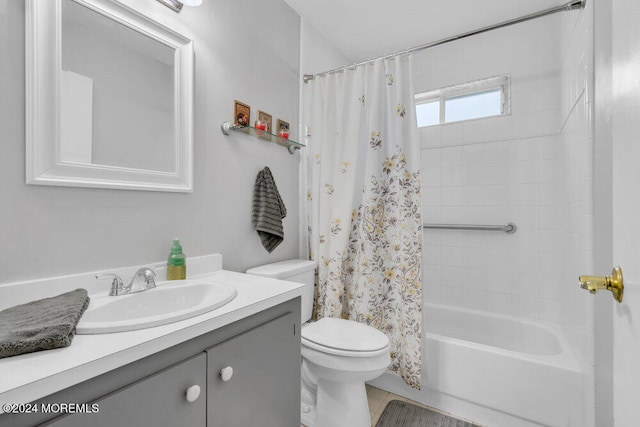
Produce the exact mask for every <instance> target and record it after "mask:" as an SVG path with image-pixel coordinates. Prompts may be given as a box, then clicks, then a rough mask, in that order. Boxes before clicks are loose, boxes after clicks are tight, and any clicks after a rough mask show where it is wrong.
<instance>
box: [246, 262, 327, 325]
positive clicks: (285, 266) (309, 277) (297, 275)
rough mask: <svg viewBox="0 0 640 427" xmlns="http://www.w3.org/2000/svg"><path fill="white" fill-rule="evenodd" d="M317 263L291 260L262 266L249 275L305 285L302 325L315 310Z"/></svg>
mask: <svg viewBox="0 0 640 427" xmlns="http://www.w3.org/2000/svg"><path fill="white" fill-rule="evenodd" d="M315 269H316V263H315V261H305V260H302V259H290V260H287V261H280V262H274V263H273V264H266V265H261V266H258V267H254V268H251V269H249V270H247V274H252V275H254V276H262V277H269V278H271V279H279V280H288V281H290V282H297V283H303V284H305V285H306V286H305V287H304V288H303V290H302V319H301V320H302V323H305V322H307V321H308V320H310V319H311V312H312V310H313V282H314V276H315Z"/></svg>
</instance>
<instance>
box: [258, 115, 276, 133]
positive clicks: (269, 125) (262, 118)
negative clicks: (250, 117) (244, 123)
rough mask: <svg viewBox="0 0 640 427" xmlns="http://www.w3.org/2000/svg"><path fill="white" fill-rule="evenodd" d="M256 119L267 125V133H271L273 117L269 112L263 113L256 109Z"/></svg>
mask: <svg viewBox="0 0 640 427" xmlns="http://www.w3.org/2000/svg"><path fill="white" fill-rule="evenodd" d="M258 120H260V121H261V122H262V123H264V124H266V125H267V129H266V131H267V133H272V132H273V126H272V123H273V118H272V117H271V114H269V113H265V112H264V111H262V110H258Z"/></svg>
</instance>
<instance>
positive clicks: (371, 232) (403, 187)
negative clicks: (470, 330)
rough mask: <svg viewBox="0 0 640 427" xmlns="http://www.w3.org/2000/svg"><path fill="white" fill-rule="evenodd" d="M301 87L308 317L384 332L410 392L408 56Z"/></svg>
mask: <svg viewBox="0 0 640 427" xmlns="http://www.w3.org/2000/svg"><path fill="white" fill-rule="evenodd" d="M306 90H307V93H306V95H305V117H306V121H307V123H306V124H307V143H308V153H307V176H308V182H307V188H308V192H307V202H308V206H307V212H308V215H309V218H308V224H309V239H310V241H309V251H310V256H311V258H312V259H314V260H317V261H318V265H319V267H318V278H317V289H316V305H315V309H316V315H317V317H318V318H321V317H343V318H347V319H351V320H355V321H358V322H362V323H365V324H368V325H371V326H373V327H375V328H377V329H379V330H381V331H383V332H385V333H386V334H387V336H388V337H389V341H390V343H391V359H392V362H391V365H390V367H389V369H390V370H391V371H393V372H396V373H397V374H398V375H400V376H401V377H402V378H403V379H404V380H405V382H407V384H409V385H411V386H412V387H414V388H420V369H421V358H422V356H421V353H422V352H421V335H422V314H421V311H422V269H421V251H422V218H421V213H420V212H421V211H420V208H421V207H420V148H419V145H418V137H417V126H416V119H415V109H414V100H413V90H412V86H411V58H410V57H408V56H404V57H396V58H394V59H388V60H377V61H375V62H373V63H370V64H367V65H364V66H360V67H357V68H356V69H352V70H346V71H344V72H341V73H334V74H328V75H325V76H322V77H316V78H315V79H314V80H312V81H310V82H309V83H308V85H307V87H306Z"/></svg>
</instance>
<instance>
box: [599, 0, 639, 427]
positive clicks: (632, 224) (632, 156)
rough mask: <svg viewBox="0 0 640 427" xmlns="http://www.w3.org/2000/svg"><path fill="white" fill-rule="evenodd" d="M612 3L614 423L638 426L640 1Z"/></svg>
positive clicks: (619, 426)
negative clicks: (620, 293)
mask: <svg viewBox="0 0 640 427" xmlns="http://www.w3.org/2000/svg"><path fill="white" fill-rule="evenodd" d="M612 7H613V18H612V35H613V44H612V51H613V56H612V66H613V69H612V80H613V97H612V101H613V121H612V129H613V165H614V167H613V262H614V263H615V264H617V265H620V266H621V267H622V271H623V275H624V282H625V283H624V284H625V290H624V300H623V302H622V303H620V304H618V303H616V302H612V304H613V305H614V307H613V416H614V421H615V422H614V425H615V427H636V426H640V25H639V24H638V20H639V19H640V1H638V0H615V1H613V2H612ZM598 273H599V274H600V273H604V272H598ZM596 345H597V343H596ZM596 387H597V385H596ZM598 427H607V426H598Z"/></svg>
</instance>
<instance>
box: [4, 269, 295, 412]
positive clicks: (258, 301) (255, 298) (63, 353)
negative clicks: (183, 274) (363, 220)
mask: <svg viewBox="0 0 640 427" xmlns="http://www.w3.org/2000/svg"><path fill="white" fill-rule="evenodd" d="M189 277H194V278H195V277H197V278H198V279H201V280H207V279H209V280H211V281H220V282H226V283H229V284H233V285H234V286H235V287H236V290H237V295H236V297H235V298H234V299H233V300H232V301H230V302H229V303H227V304H226V305H224V306H222V307H220V308H217V309H215V310H213V311H211V312H209V313H205V314H202V315H200V316H196V317H193V318H190V319H186V320H182V321H179V322H175V323H170V324H167V325H163V326H156V327H153V328H147V329H140V330H136V331H130V332H118V333H111V334H100V335H76V336H75V337H74V338H73V341H72V343H71V346H69V347H66V348H62V349H57V350H47V351H39V352H35V353H29V354H24V355H20V356H13V357H7V358H4V359H0V405H1V404H3V403H28V402H32V401H34V400H37V399H40V398H42V397H45V396H48V395H50V394H52V393H54V392H57V391H60V390H63V389H65V388H67V387H70V386H72V385H75V384H79V383H81V382H83V381H85V380H88V379H91V378H93V377H96V376H98V375H101V374H103V373H105V372H108V371H111V370H113V369H115V368H119V367H121V366H123V365H126V364H128V363H131V362H134V361H136V360H139V359H141V358H143V357H146V356H149V355H151V354H154V353H157V352H159V351H162V350H164V349H167V348H169V347H172V346H174V345H176V344H180V343H182V342H185V341H188V340H190V339H192V338H195V337H198V336H200V335H203V334H205V333H207V332H209V331H212V330H215V329H218V328H221V327H223V326H226V325H229V324H231V323H233V322H235V321H238V320H240V319H243V318H245V317H248V316H251V315H252V314H255V313H258V312H260V311H263V310H265V309H268V308H270V307H274V306H276V305H278V304H280V303H283V302H285V301H288V300H291V299H293V298H295V297H297V296H300V295H301V293H302V288H303V287H304V285H302V284H299V283H294V282H286V281H282V280H274V279H268V278H263V277H257V276H250V275H246V274H242V273H235V272H231V271H225V270H219V271H214V272H209V273H203V274H198V275H193V276H191V275H190V276H189ZM103 285H104V283H103ZM6 290H7V289H3V287H2V286H0V293H2V292H3V291H6ZM101 290H103V289H101ZM89 294H90V296H91V294H92V292H91V291H89ZM0 413H2V410H1V409H0Z"/></svg>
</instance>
